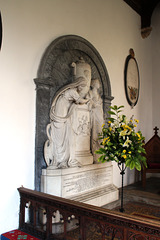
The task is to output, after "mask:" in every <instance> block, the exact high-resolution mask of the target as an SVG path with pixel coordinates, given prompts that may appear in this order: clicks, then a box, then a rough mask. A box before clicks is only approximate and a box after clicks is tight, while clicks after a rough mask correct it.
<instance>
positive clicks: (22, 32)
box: [0, 0, 157, 233]
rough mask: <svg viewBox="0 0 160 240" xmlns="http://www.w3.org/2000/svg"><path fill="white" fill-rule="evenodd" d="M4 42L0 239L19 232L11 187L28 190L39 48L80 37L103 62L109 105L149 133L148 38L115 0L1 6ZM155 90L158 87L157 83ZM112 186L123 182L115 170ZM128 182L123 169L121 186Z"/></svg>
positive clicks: (19, 1) (0, 58) (21, 0)
mask: <svg viewBox="0 0 160 240" xmlns="http://www.w3.org/2000/svg"><path fill="white" fill-rule="evenodd" d="M0 2H1V15H2V22H3V42H2V48H1V52H0V76H1V88H0V96H1V103H0V106H1V118H0V127H1V174H0V183H1V204H0V212H1V214H0V233H2V232H5V231H8V230H12V229H14V228H17V227H18V217H19V216H18V213H19V195H18V192H17V187H20V186H21V185H23V186H24V187H27V188H31V189H34V147H35V144H34V141H35V100H36V99H35V97H36V91H35V84H34V82H33V79H34V78H36V76H37V69H38V66H39V63H40V59H41V57H42V55H43V52H44V51H45V48H46V47H47V46H48V45H49V44H50V43H51V41H53V40H54V39H56V38H57V37H59V36H62V35H67V34H75V35H79V36H81V37H83V38H85V39H86V40H88V41H89V42H90V43H91V44H93V46H94V47H95V48H96V49H97V51H98V52H99V53H100V55H101V56H102V58H103V60H104V62H105V64H106V68H107V70H108V74H109V77H110V82H111V89H112V96H114V100H113V104H117V105H124V106H125V113H126V115H128V116H131V115H133V114H134V115H135V118H137V119H139V120H140V124H139V127H140V128H141V130H142V132H143V134H144V136H145V137H146V139H149V138H150V136H151V135H152V67H151V65H152V64H151V63H152V60H151V37H150V36H149V37H148V38H147V39H142V38H141V35H140V17H139V15H138V14H137V13H136V12H134V11H133V10H132V9H131V8H130V7H129V6H128V5H127V4H126V3H125V2H123V1H121V0H116V1H112V0H107V1H106V0H87V1H86V0H81V1H80V0H76V1H75V0H68V1H66V0H54V1H50V0H34V1H25V0H15V1H9V0H0ZM130 48H133V49H134V51H135V57H136V59H137V62H138V64H139V70H140V81H141V83H140V84H141V85H140V95H139V101H138V103H137V105H136V106H135V107H134V108H133V109H131V107H130V106H129V105H128V103H127V100H126V97H125V90H124V63H125V59H126V57H127V55H128V54H129V52H128V51H129V49H130ZM156 84H157V83H156ZM113 179H114V184H115V185H116V186H118V187H120V186H121V176H120V175H119V170H118V168H117V166H116V164H114V175H113ZM133 181H134V171H129V170H127V173H126V175H125V185H126V184H129V183H132V182H133Z"/></svg>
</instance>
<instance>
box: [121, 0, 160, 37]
mask: <svg viewBox="0 0 160 240" xmlns="http://www.w3.org/2000/svg"><path fill="white" fill-rule="evenodd" d="M124 2H126V3H127V4H128V5H129V6H130V7H131V8H132V9H133V10H134V11H136V12H137V13H138V14H139V15H140V16H141V35H142V37H143V38H146V37H147V36H148V35H149V34H150V32H151V31H152V27H151V17H152V14H153V11H154V9H155V8H156V6H157V4H158V3H159V2H160V0H124Z"/></svg>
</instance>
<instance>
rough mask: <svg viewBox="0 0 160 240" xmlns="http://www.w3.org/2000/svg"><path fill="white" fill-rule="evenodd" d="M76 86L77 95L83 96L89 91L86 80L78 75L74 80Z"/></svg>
mask: <svg viewBox="0 0 160 240" xmlns="http://www.w3.org/2000/svg"><path fill="white" fill-rule="evenodd" d="M75 83H76V87H77V91H78V93H79V95H80V96H81V97H85V96H86V94H87V93H88V91H89V87H88V84H87V80H86V79H85V78H84V77H79V78H78V79H77V80H76V81H75Z"/></svg>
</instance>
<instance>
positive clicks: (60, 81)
mask: <svg viewBox="0 0 160 240" xmlns="http://www.w3.org/2000/svg"><path fill="white" fill-rule="evenodd" d="M80 57H83V59H84V60H85V61H86V62H87V63H89V64H90V66H91V69H92V79H96V78H98V79H99V80H100V82H101V95H102V99H103V108H104V112H105V113H106V112H107V111H108V108H109V106H110V104H111V100H112V99H113V97H112V96H111V86H110V80H109V76H108V73H107V69H106V67H105V64H104V62H103V60H102V58H101V56H100V54H99V53H98V51H97V50H96V49H95V48H94V46H93V45H92V44H91V43H89V42H88V41H87V40H85V39H84V38H82V37H79V36H75V35H65V36H61V37H59V38H57V39H55V40H54V41H53V42H51V44H50V45H49V46H48V47H47V49H46V50H45V52H44V54H43V56H42V59H41V62H40V65H39V69H38V73H37V78H36V79H34V82H35V84H36V92H37V94H36V140H35V189H36V190H38V191H39V190H40V178H41V170H42V168H46V163H45V161H44V155H43V147H44V143H45V141H46V139H47V135H46V126H47V124H48V123H49V121H50V119H49V112H50V107H51V103H52V99H53V97H54V95H55V94H56V92H57V91H58V90H59V89H60V88H61V87H63V86H64V85H66V84H68V83H71V82H72V81H73V77H72V76H73V73H72V68H71V63H72V62H76V61H78V59H79V58H80Z"/></svg>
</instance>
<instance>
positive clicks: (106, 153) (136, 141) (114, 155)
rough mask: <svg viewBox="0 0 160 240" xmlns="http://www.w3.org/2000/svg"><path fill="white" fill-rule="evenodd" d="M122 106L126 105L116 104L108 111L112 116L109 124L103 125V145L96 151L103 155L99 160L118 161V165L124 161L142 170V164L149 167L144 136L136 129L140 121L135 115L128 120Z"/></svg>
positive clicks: (101, 135)
mask: <svg viewBox="0 0 160 240" xmlns="http://www.w3.org/2000/svg"><path fill="white" fill-rule="evenodd" d="M122 108H124V106H119V107H117V106H116V105H114V106H113V107H112V106H111V107H110V109H111V110H110V111H108V114H109V115H111V117H109V118H108V123H107V126H106V125H105V124H103V125H102V132H101V133H100V135H99V139H101V140H102V142H101V145H102V147H101V148H100V149H99V150H97V151H96V153H97V154H100V155H101V156H100V157H99V159H98V161H99V162H106V161H116V162H117V163H118V166H119V165H120V164H121V163H124V164H125V167H129V168H130V169H131V170H132V169H134V168H136V169H137V170H138V171H140V170H141V167H142V166H145V167H147V164H146V157H145V149H144V147H143V146H144V137H143V136H142V133H141V131H137V132H136V130H135V128H136V127H137V124H138V122H139V121H138V120H137V119H134V118H133V116H132V117H131V118H130V119H129V120H128V119H127V117H126V116H125V115H123V114H121V112H122Z"/></svg>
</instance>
